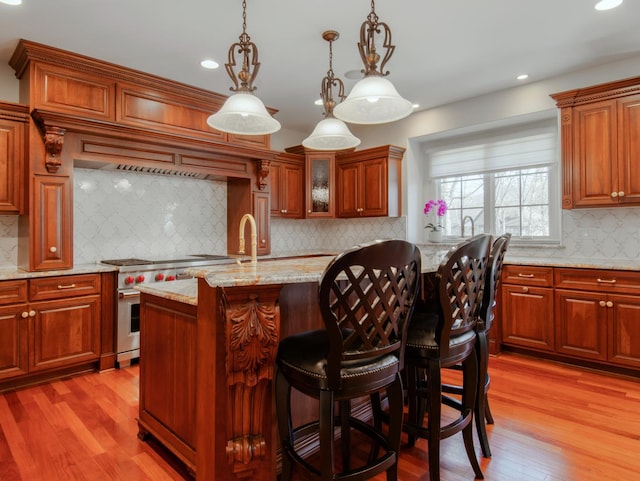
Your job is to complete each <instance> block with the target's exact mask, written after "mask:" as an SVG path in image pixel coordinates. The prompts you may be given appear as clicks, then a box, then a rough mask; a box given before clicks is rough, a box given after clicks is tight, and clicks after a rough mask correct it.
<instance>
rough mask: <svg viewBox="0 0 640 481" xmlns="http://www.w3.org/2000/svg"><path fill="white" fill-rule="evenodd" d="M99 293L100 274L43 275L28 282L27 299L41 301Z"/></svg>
mask: <svg viewBox="0 0 640 481" xmlns="http://www.w3.org/2000/svg"><path fill="white" fill-rule="evenodd" d="M99 293H100V274H82V275H77V276H60V277H43V278H40V279H31V281H30V282H29V299H30V300H31V301H43V300H52V299H62V298H65V297H77V296H87V295H90V294H99Z"/></svg>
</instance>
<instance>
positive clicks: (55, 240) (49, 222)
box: [30, 175, 73, 271]
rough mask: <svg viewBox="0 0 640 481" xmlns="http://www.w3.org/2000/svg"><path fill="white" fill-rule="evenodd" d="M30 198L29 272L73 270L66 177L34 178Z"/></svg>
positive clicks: (70, 206)
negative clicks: (30, 242) (31, 198)
mask: <svg viewBox="0 0 640 481" xmlns="http://www.w3.org/2000/svg"><path fill="white" fill-rule="evenodd" d="M31 185H32V196H33V202H34V205H35V206H36V208H35V209H34V210H33V212H32V220H31V229H32V239H33V242H32V245H31V249H32V251H31V256H30V259H31V267H32V270H34V271H38V270H54V269H70V268H72V267H73V200H72V188H73V186H72V184H71V178H70V177H68V176H54V175H35V176H33V181H32V184H31Z"/></svg>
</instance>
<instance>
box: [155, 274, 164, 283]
mask: <svg viewBox="0 0 640 481" xmlns="http://www.w3.org/2000/svg"><path fill="white" fill-rule="evenodd" d="M163 279H164V274H163V273H162V272H161V273H160V274H156V281H161V280H163Z"/></svg>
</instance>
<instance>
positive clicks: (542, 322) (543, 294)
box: [501, 284, 554, 351]
mask: <svg viewBox="0 0 640 481" xmlns="http://www.w3.org/2000/svg"><path fill="white" fill-rule="evenodd" d="M501 299H502V300H501V303H502V311H501V312H502V316H503V317H502V342H503V343H504V344H513V345H517V346H524V347H531V348H535V349H540V350H543V351H553V349H554V335H553V334H554V332H553V331H554V329H553V289H550V288H538V287H528V286H516V285H508V284H503V286H502V291H501Z"/></svg>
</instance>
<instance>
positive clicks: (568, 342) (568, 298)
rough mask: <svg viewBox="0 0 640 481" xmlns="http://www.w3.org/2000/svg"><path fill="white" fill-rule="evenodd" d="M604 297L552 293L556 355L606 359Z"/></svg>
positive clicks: (561, 292)
mask: <svg viewBox="0 0 640 481" xmlns="http://www.w3.org/2000/svg"><path fill="white" fill-rule="evenodd" d="M606 298H607V296H606V295H605V294H599V293H596V292H583V291H569V290H564V289H558V290H556V300H555V310H556V316H555V319H556V351H557V352H559V353H564V354H569V355H571V356H578V357H583V358H586V359H595V360H602V361H604V360H606V359H607V307H606Z"/></svg>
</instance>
